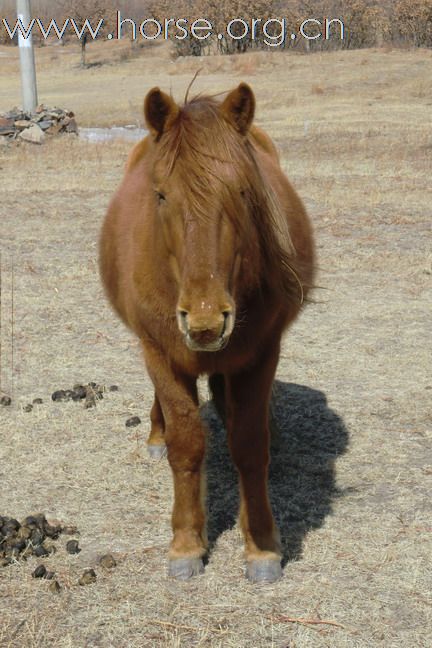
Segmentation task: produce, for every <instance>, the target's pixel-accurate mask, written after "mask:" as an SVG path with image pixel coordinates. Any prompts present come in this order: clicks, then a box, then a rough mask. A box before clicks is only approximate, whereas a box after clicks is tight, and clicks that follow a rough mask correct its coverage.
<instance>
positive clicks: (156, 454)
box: [147, 445, 166, 459]
mask: <svg viewBox="0 0 432 648" xmlns="http://www.w3.org/2000/svg"><path fill="white" fill-rule="evenodd" d="M147 450H148V453H149V455H150V457H151V458H152V459H162V457H164V456H165V455H166V445H148V446H147Z"/></svg>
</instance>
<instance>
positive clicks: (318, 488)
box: [0, 51, 432, 648]
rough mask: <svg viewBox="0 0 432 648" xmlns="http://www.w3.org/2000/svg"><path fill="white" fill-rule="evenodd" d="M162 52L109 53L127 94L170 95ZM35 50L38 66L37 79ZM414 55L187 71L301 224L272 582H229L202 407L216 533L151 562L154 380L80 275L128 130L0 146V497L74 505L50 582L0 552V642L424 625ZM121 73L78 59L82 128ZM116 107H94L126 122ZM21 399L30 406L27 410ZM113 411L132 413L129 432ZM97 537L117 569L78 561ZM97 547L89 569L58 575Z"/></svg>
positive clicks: (92, 283)
mask: <svg viewBox="0 0 432 648" xmlns="http://www.w3.org/2000/svg"><path fill="white" fill-rule="evenodd" d="M46 56H48V54H46ZM61 56H63V54H61ZM157 61H158V59H157V57H156V58H154V59H153V63H152V60H149V61H147V60H146V61H144V62H143V63H142V64H143V66H144V67H143V70H141V71H140V70H139V66H138V63H137V62H133V61H132V62H129V63H125V64H124V65H125V66H126V67H125V70H126V73H127V71H128V70H129V71H131V73H132V72H133V74H135V75H136V77H135V76H134V77H133V79H134V83H133V84H131V95H133V96H134V97H135V96H137V102H138V94H139V97H140V99H139V100H140V101H141V98H142V96H143V95H144V93H145V91H146V90H147V89H148V88H149V87H151V86H152V85H155V84H160V85H161V86H162V87H167V88H169V87H170V85H172V87H173V92H174V94H175V96H177V97H178V98H181V97H182V96H183V94H184V91H185V88H186V86H187V83H188V81H189V80H190V78H191V76H192V73H193V71H194V69H195V67H197V66H198V65H199V63H196V62H195V61H192V62H191V61H188V60H185V61H180V62H178V63H169V65H168V62H167V60H165V59H163V60H162V59H161V62H160V65H159V67H158V63H157ZM237 61H238V59H237ZM48 63H49V61H48V62H47V64H46V66H45V67H44V66H42V85H43V87H46V88H49V87H52V88H53V94H54V93H55V92H56V91H55V88H57V86H56V85H55V83H54V82H53V85H52V86H50V85H49V78H50V77H49V74H48V73H49V70H50V67H49V65H48ZM431 64H432V54H431V52H383V51H364V52H353V53H344V54H330V55H323V56H320V55H314V56H309V57H303V56H286V55H282V54H281V55H279V54H277V55H275V57H274V58H272V59H271V61H269V60H268V59H267V58H263V57H255V58H254V57H253V56H249V57H248V58H244V59H243V61H242V60H240V63H238V62H237V63H235V61H234V63H228V62H225V61H224V60H223V61H221V60H220V59H215V60H211V61H204V71H203V73H202V78H201V80H200V79H199V80H198V82H197V90H202V89H209V90H210V89H211V90H212V91H219V90H222V89H227V88H229V87H232V86H233V85H234V84H235V83H237V82H238V81H239V80H240V79H245V80H247V81H249V82H250V83H251V85H252V86H253V87H254V89H255V90H256V91H257V96H258V115H257V119H258V122H259V123H261V124H262V125H263V126H264V127H265V128H267V130H268V131H269V133H270V134H271V135H272V136H273V137H274V139H275V141H276V143H277V145H278V147H279V149H280V151H281V154H282V158H283V164H284V166H285V168H286V170H287V173H288V175H289V177H290V178H291V179H292V181H293V182H294V185H295V186H296V188H297V189H298V191H299V193H300V195H301V196H302V197H303V199H304V200H305V203H306V205H307V207H308V209H309V212H310V214H311V217H312V219H313V222H314V226H315V231H316V239H317V245H318V253H319V263H320V268H321V271H320V278H319V283H320V285H321V286H323V289H320V290H317V291H316V293H315V299H316V300H317V301H316V303H315V304H312V305H309V306H308V307H307V308H306V309H305V311H304V313H303V315H302V317H301V318H300V319H299V321H298V322H297V323H296V324H295V326H294V327H293V328H292V330H291V331H290V332H289V333H288V334H287V336H286V339H285V344H284V348H283V354H282V358H281V362H280V365H279V370H278V375H277V382H276V385H275V410H276V416H277V419H278V423H279V427H280V429H281V435H280V438H279V440H278V442H277V445H276V446H275V447H274V449H273V458H272V466H271V484H270V486H271V496H272V502H273V505H274V509H275V513H276V516H277V519H278V523H279V526H280V529H281V534H282V538H283V546H284V565H285V568H284V577H283V579H282V580H281V581H280V582H279V583H277V584H275V585H272V586H266V587H257V586H253V585H251V584H249V583H248V582H247V581H246V580H245V579H244V576H243V569H244V566H243V558H242V543H241V537H240V534H239V531H238V529H237V527H236V526H235V517H236V507H237V490H236V478H235V474H234V471H233V470H232V467H231V465H230V461H229V458H228V454H227V450H226V444H225V438H224V432H223V429H222V428H221V426H220V424H219V422H218V419H217V418H216V415H215V413H214V411H213V409H212V406H211V405H210V404H206V403H205V404H204V405H203V408H202V412H203V417H204V418H205V420H206V421H207V423H208V426H209V449H208V459H207V464H208V506H209V536H210V540H211V546H212V551H211V553H210V559H209V563H208V565H207V567H206V571H205V574H204V575H203V576H201V577H199V578H197V579H196V580H194V581H192V582H188V583H178V582H173V581H170V580H169V579H168V578H167V576H166V563H165V556H166V550H167V546H168V543H169V540H170V509H171V501H172V487H171V477H170V471H169V468H168V465H167V463H166V460H162V461H160V462H156V463H154V462H152V461H150V460H149V459H148V458H147V455H146V449H145V438H146V433H147V417H148V412H149V408H150V405H151V398H152V391H151V385H150V382H149V379H148V378H147V376H146V375H145V372H144V369H143V365H142V362H141V357H140V351H139V347H138V345H137V343H136V341H135V340H134V338H133V337H132V336H131V335H130V334H129V333H128V331H127V330H125V328H124V327H123V326H122V325H121V324H120V322H118V321H117V320H116V318H115V316H114V315H113V314H112V313H111V311H110V309H109V307H108V305H107V304H106V302H105V299H104V296H103V294H102V290H101V286H100V283H99V279H98V272H97V239H98V231H99V228H100V224H101V221H102V218H103V215H104V211H105V209H106V206H107V203H108V200H109V197H110V195H111V194H112V191H113V189H114V187H115V186H116V185H117V183H118V181H119V178H120V175H121V172H122V167H123V163H124V160H125V157H126V155H127V151H128V146H127V145H125V144H122V143H113V144H109V145H91V144H86V143H83V142H79V141H74V140H62V141H54V142H51V143H49V144H47V145H44V146H42V147H39V148H38V147H32V146H31V145H22V146H20V147H18V148H17V147H14V148H11V149H9V148H1V149H0V174H1V176H0V178H1V207H0V241H1V266H2V316H1V321H2V330H1V341H2V358H1V361H2V366H1V381H2V383H1V384H2V388H3V390H5V391H7V392H9V393H11V395H12V397H13V405H12V407H11V408H1V409H0V422H1V429H0V435H1V447H0V493H1V499H0V514H7V515H12V516H15V517H17V518H22V517H24V516H25V515H27V514H30V513H34V512H36V511H43V512H45V513H46V514H47V515H48V516H51V517H53V518H57V519H60V520H62V521H64V522H69V523H71V524H76V525H77V526H78V527H79V530H80V532H81V535H80V544H81V546H82V552H81V553H80V554H79V555H78V556H70V555H68V554H67V553H66V552H65V550H64V544H65V541H64V539H60V540H59V541H58V542H57V545H58V546H59V551H58V552H57V553H56V554H55V555H54V556H53V557H50V558H49V559H48V560H46V564H47V565H48V564H49V565H50V568H52V569H55V570H56V572H57V574H58V578H59V580H60V582H61V584H62V591H61V593H60V594H58V595H55V594H53V593H51V592H49V591H48V587H47V586H48V583H47V582H46V581H35V580H34V579H32V578H31V572H32V571H33V569H34V568H35V566H36V565H37V564H38V562H37V561H36V560H35V559H33V558H32V559H31V560H29V561H28V562H27V563H22V564H21V563H20V564H16V565H13V566H11V567H8V568H0V645H1V646H2V647H3V646H5V647H6V646H25V647H26V648H27V647H29V648H33V647H39V646H55V647H56V648H57V647H59V648H66V647H74V648H76V647H81V646H82V647H84V646H86V647H87V646H88V647H93V646H101V647H104V648H105V647H108V646H113V647H115V648H120V647H121V648H122V647H125V648H126V647H128V648H129V647H137V648H138V647H139V648H141V647H143V646H145V647H147V646H169V647H174V646H212V647H215V648H216V647H218V646H220V647H222V646H223V647H224V648H225V647H233V648H234V647H235V648H241V647H245V648H246V646H247V647H250V646H257V647H258V646H259V647H261V646H263V647H264V646H266V647H267V646H275V647H277V648H282V646H284V647H288V646H290V648H292V647H304V646H307V647H309V646H313V647H315V646H317V647H321V646H331V647H334V646H335V647H341V648H342V647H346V646H350V647H363V646H385V647H386V648H387V647H396V646H398V647H399V646H430V645H431V644H432V631H431V628H432V619H431V617H432V614H431V606H432V599H431V582H432V579H431V563H430V556H431V550H432V541H431V533H432V526H431V504H430V493H431V486H432V453H431V410H430V401H431V389H432V379H431V376H430V364H431V333H430V329H431V324H430V321H431V317H430V312H431V305H432V294H431V278H432V251H431V238H432V237H431V217H432V214H431V204H432V201H431V193H430V177H431V170H432V139H431V131H430V111H431V108H430V106H431V105H432V82H431V77H430V67H431ZM152 65H153V70H152V74H151V75H150V74H149V70H150V68H151V66H152ZM218 65H219V66H222V68H220V67H219V68H218V67H217V66H218ZM236 65H237V67H236ZM170 66H177V68H176V71H175V73H174V74H173V73H172V67H170ZM194 66H195V67H194ZM205 66H207V67H205ZM212 66H213V67H212ZM223 66H225V68H224V67H223ZM238 66H240V67H238ZM241 66H246V68H244V67H243V72H242V68H241ZM119 69H120V64H118V66H117V67H116V66H113V67H112V68H110V69H105V68H101V75H104V76H103V79H104V83H103V84H101V85H100V86H97V90H95V91H94V93H93V94H92V93H91V88H92V83H96V84H97V80H98V78H99V77H98V76H97V74H96V73H95V75H96V76H94V78H93V81H92V82H89V80H88V79H89V76H86V77H83V81H82V84H81V85H80V88H79V93H78V94H79V96H78V99H77V102H78V103H79V105H80V107H81V111H82V117H81V118H80V115H79V114H78V120H79V122H80V123H82V125H88V124H91V123H97V122H95V119H96V117H95V115H96V108H95V107H97V106H98V105H99V106H101V107H102V106H105V105H107V102H109V101H110V100H109V96H110V95H109V92H111V93H112V83H111V85H110V80H111V82H112V81H113V80H115V79H116V75H118V74H119ZM122 69H123V68H122ZM68 70H69V71H70V76H69V77H67V74H68ZM61 73H63V75H64V84H63V86H62V92H63V93H64V94H63V95H62V96H60V94H59V97H58V101H57V103H59V104H61V105H67V106H69V107H72V108H74V83H75V82H76V80H77V76H76V75H77V74H78V72H77V71H76V70H75V68H73V69H72V67H71V68H70V69H69V68H68V67H67V65H66V63H65V68H64V69H60V70H59V69H57V68H56V69H53V71H52V74H53V78H54V77H56V75H57V76H60V74H61ZM82 74H84V73H82ZM92 74H93V73H92ZM110 75H111V76H110ZM101 78H102V77H101ZM68 79H69V84H68V83H67V81H68ZM136 79H138V80H140V84H138V85H137V83H136ZM86 84H87V85H86ZM83 86H84V89H83ZM13 87H14V88H15V86H13ZM137 87H138V88H139V89H138V90H137ZM11 88H12V80H11V78H7V79H3V78H2V79H0V107H1V108H2V109H4V110H6V109H7V108H8V107H10V106H11V105H12V104H13V103H17V102H18V101H19V97H17V96H16V95H14V94H13V93H15V92H16V89H13V90H11ZM109 88H111V90H109ZM85 91H86V92H87V103H86V100H85V98H84V97H85V94H84V93H85ZM59 92H60V91H59ZM121 101H124V97H123V98H122V100H121ZM118 102H119V99H118V94H117V93H116V96H115V97H113V99H112V103H113V104H114V105H115V106H117V103H118ZM47 103H49V101H47ZM137 105H138V104H137ZM86 106H88V112H86ZM115 110H116V112H115V114H114V115H113V117H112V121H113V122H115V123H122V121H121V120H122V117H123V118H124V121H126V122H127V121H129V119H128V117H129V116H126V117H125V116H124V112H122V110H123V109H122V107H121V106H120V104H119V105H118V106H117V108H116V109H115ZM113 111H114V109H113ZM124 121H123V123H124ZM101 123H103V120H102V122H101ZM12 279H13V283H14V300H13V304H12V296H11V285H12ZM12 306H13V309H12ZM12 310H13V313H14V317H13V320H14V321H13V328H14V346H13V367H12V357H11V355H12V349H11V344H10V339H11V327H12V323H11V313H12ZM90 380H95V381H98V382H102V383H104V384H107V385H110V384H112V383H116V384H118V385H119V387H120V391H119V392H117V393H115V392H112V393H107V394H106V395H105V398H104V400H103V401H101V402H100V403H98V405H97V407H96V409H94V410H85V409H84V408H83V407H82V405H81V404H79V403H53V402H52V401H51V399H50V394H51V392H52V391H54V389H58V388H62V387H71V386H72V385H73V384H74V383H75V382H80V381H85V382H88V381H90ZM204 395H205V394H204ZM37 396H40V397H42V398H43V399H44V402H43V404H42V405H39V406H35V407H34V409H33V411H32V412H29V413H27V412H24V411H23V406H24V405H25V404H26V403H29V402H31V401H32V399H33V398H35V397H37ZM132 414H134V415H135V414H137V415H139V416H141V418H142V419H143V425H141V426H139V427H137V428H134V429H127V428H126V427H125V425H124V423H125V420H126V418H127V417H128V416H129V415H132ZM107 551H111V552H112V553H113V554H114V555H115V557H116V559H117V561H118V566H117V567H116V568H115V569H114V570H112V571H104V570H103V569H102V568H100V567H98V566H97V559H98V556H99V555H101V554H103V553H106V552H107ZM39 562H40V561H39ZM95 566H96V571H97V574H98V578H97V583H96V584H95V585H90V586H87V587H79V586H78V585H76V581H77V578H78V576H79V575H80V573H81V572H82V569H83V568H85V567H95ZM312 621H313V622H314V623H312ZM329 622H332V623H329Z"/></svg>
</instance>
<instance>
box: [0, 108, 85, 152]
mask: <svg viewBox="0 0 432 648" xmlns="http://www.w3.org/2000/svg"><path fill="white" fill-rule="evenodd" d="M59 133H74V134H76V135H77V134H78V125H77V123H76V121H75V116H74V113H73V112H72V111H71V110H63V109H62V108H47V107H46V106H44V105H43V104H41V105H40V106H38V107H37V108H36V110H35V112H34V113H26V112H23V111H22V110H20V109H18V108H13V109H12V110H10V111H9V112H7V113H3V114H0V145H1V144H5V143H8V142H11V141H13V140H24V141H26V142H32V143H33V144H42V142H43V141H44V140H45V139H46V136H47V135H48V136H53V135H58V134H59Z"/></svg>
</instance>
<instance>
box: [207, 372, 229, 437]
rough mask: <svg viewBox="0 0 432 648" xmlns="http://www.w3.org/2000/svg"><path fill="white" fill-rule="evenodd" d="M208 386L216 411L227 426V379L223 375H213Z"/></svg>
mask: <svg viewBox="0 0 432 648" xmlns="http://www.w3.org/2000/svg"><path fill="white" fill-rule="evenodd" d="M208 384H209V387H210V392H211V395H212V400H213V402H214V404H215V407H216V411H217V413H218V414H219V417H220V419H221V421H222V423H223V424H224V425H225V423H226V416H225V378H224V376H223V374H212V375H211V376H209V379H208Z"/></svg>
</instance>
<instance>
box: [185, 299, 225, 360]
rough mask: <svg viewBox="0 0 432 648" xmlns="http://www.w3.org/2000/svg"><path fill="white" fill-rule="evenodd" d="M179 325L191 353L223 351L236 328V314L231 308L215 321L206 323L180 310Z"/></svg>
mask: <svg viewBox="0 0 432 648" xmlns="http://www.w3.org/2000/svg"><path fill="white" fill-rule="evenodd" d="M177 323H178V327H179V329H180V332H181V333H182V334H183V335H184V340H185V343H186V345H187V347H188V348H189V349H190V350H191V351H207V352H215V351H221V350H222V349H224V348H225V347H226V345H227V344H228V342H229V338H230V335H231V333H232V330H233V328H234V313H233V311H232V309H231V308H230V309H227V310H225V311H222V312H221V313H220V316H219V317H218V318H217V319H216V320H215V321H205V320H202V319H201V318H193V317H192V316H191V314H190V313H188V312H187V311H185V310H182V309H178V310H177Z"/></svg>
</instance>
